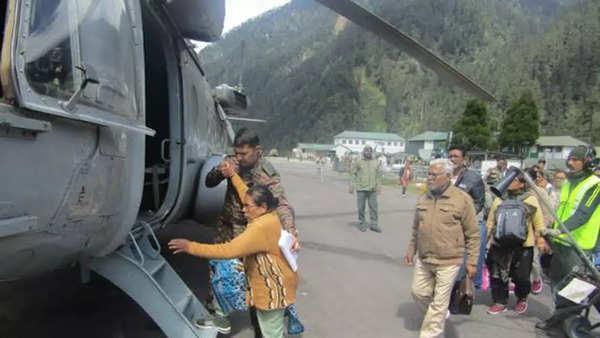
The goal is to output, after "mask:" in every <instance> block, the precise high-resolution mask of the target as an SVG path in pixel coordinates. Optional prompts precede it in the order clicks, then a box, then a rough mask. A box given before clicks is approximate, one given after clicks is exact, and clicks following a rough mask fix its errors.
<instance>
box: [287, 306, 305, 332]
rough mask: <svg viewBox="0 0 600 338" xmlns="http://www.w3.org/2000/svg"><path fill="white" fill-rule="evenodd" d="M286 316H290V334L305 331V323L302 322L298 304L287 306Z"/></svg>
mask: <svg viewBox="0 0 600 338" xmlns="http://www.w3.org/2000/svg"><path fill="white" fill-rule="evenodd" d="M284 316H287V317H288V326H287V327H288V334H301V333H302V332H304V325H302V323H301V322H300V316H298V311H297V310H296V304H292V305H290V306H288V307H286V308H285V314H284Z"/></svg>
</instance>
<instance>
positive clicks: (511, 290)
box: [508, 282, 515, 293]
mask: <svg viewBox="0 0 600 338" xmlns="http://www.w3.org/2000/svg"><path fill="white" fill-rule="evenodd" d="M508 292H509V293H515V283H513V282H510V283H508Z"/></svg>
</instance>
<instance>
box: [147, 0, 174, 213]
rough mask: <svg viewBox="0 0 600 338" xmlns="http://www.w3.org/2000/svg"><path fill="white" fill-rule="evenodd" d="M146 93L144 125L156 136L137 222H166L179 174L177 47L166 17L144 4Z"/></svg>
mask: <svg viewBox="0 0 600 338" xmlns="http://www.w3.org/2000/svg"><path fill="white" fill-rule="evenodd" d="M142 18H143V25H144V36H143V39H144V58H145V60H146V61H145V67H146V68H145V76H146V82H145V90H146V124H147V126H148V127H149V128H152V129H153V130H156V135H154V136H153V137H148V136H147V137H146V153H145V158H146V159H145V168H146V170H145V178H144V192H143V195H142V203H141V205H140V215H139V216H140V219H141V220H143V221H146V222H148V223H152V224H157V223H161V222H163V221H164V220H165V217H166V216H167V215H168V214H169V212H170V211H171V210H172V207H173V205H174V204H175V200H176V198H177V196H178V194H179V182H180V171H181V161H182V160H181V148H182V146H181V143H182V142H181V141H179V140H180V139H181V129H182V127H181V126H182V118H181V94H180V92H181V89H180V86H181V84H180V77H179V76H180V75H179V72H180V69H179V65H178V63H179V61H178V59H177V45H176V43H175V40H174V38H173V36H172V32H171V33H169V29H168V25H167V24H165V18H164V13H163V12H162V11H160V10H157V9H156V8H155V7H154V6H151V5H150V4H149V3H148V2H146V1H143V2H142Z"/></svg>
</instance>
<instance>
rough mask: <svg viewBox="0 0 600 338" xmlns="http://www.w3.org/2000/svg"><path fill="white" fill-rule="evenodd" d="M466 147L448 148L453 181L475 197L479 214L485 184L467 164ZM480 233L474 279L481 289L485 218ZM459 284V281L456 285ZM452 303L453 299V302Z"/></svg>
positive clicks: (483, 204)
mask: <svg viewBox="0 0 600 338" xmlns="http://www.w3.org/2000/svg"><path fill="white" fill-rule="evenodd" d="M465 155H466V151H465V148H464V147H462V146H460V145H451V146H450V147H449V148H448V158H449V159H450V161H452V163H454V165H455V167H454V174H453V175H452V183H453V184H454V185H455V186H456V187H457V188H459V189H461V190H462V191H464V192H466V193H467V194H469V196H471V198H472V199H473V205H474V206H475V215H477V216H478V217H481V216H479V214H480V212H481V211H482V210H483V207H484V206H485V185H484V184H483V180H482V179H481V175H479V173H477V172H476V171H474V170H470V169H468V168H467V167H466V166H465ZM479 235H480V247H479V259H478V260H477V275H476V276H475V280H474V281H473V282H474V284H475V288H477V289H478V290H479V289H481V272H482V269H483V262H484V261H485V246H486V242H485V239H486V238H487V226H486V224H485V221H484V220H481V219H479ZM464 275H465V271H464V269H461V271H460V273H459V275H458V278H457V281H460V280H461V279H462V278H464ZM457 285H458V282H457V283H456V285H455V288H456V286H457ZM453 294H454V293H453ZM450 304H452V301H451V303H450Z"/></svg>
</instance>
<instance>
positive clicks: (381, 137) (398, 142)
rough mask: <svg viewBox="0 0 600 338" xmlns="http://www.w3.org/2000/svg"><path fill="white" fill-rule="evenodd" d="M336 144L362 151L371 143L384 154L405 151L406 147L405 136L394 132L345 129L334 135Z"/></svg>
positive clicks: (358, 151)
mask: <svg viewBox="0 0 600 338" xmlns="http://www.w3.org/2000/svg"><path fill="white" fill-rule="evenodd" d="M333 140H334V141H333V143H334V145H336V146H338V145H341V146H344V147H346V148H348V149H349V150H350V151H351V152H355V153H360V152H361V151H362V150H363V148H364V147H365V146H366V145H367V144H369V145H371V146H374V147H375V151H376V152H378V153H384V154H396V153H403V152H404V150H405V148H406V142H405V140H404V138H402V137H400V136H398V135H397V134H393V133H377V132H364V131H352V130H345V131H344V132H342V133H339V134H337V135H335V136H334V137H333Z"/></svg>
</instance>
